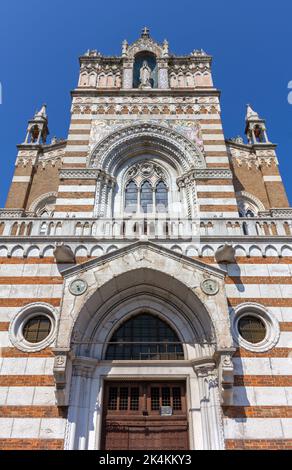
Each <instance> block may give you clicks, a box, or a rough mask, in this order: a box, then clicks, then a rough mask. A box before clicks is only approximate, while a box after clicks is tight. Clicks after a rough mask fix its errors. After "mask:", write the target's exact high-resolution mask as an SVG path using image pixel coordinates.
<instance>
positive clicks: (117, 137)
mask: <svg viewBox="0 0 292 470" xmlns="http://www.w3.org/2000/svg"><path fill="white" fill-rule="evenodd" d="M138 124H139V125H135V124H134V123H133V121H132V122H131V125H130V126H122V127H120V128H118V130H117V131H115V132H112V128H111V133H110V134H109V135H108V136H107V137H105V138H104V139H103V140H101V141H99V142H100V143H97V146H96V147H95V149H93V150H92V152H91V156H90V157H89V158H90V160H89V164H90V165H91V166H93V167H96V166H101V167H103V168H107V167H108V166H109V165H110V161H111V160H112V158H114V155H115V157H117V155H118V148H120V149H123V147H124V145H126V146H127V148H128V152H129V149H130V148H131V142H130V139H131V140H133V139H136V140H137V139H145V137H146V136H147V138H148V139H150V141H151V140H152V141H153V142H156V145H159V146H160V147H161V146H165V147H168V149H169V151H170V152H171V154H173V153H174V152H175V153H176V155H177V158H178V159H179V160H178V161H181V163H182V165H183V167H184V168H185V169H186V170H187V169H188V167H192V166H194V167H195V166H197V167H201V168H202V167H205V160H204V157H203V153H202V151H201V147H200V142H199V141H194V140H190V139H189V138H188V137H186V136H185V135H183V134H182V132H181V131H178V130H177V129H174V128H173V127H171V125H165V124H164V125H158V124H157V123H155V124H153V123H152V122H151V121H147V122H142V123H141V122H140V121H139V122H138ZM167 124H168V123H167ZM192 135H193V134H192ZM157 139H158V140H157ZM94 142H95V143H96V141H93V140H92V139H91V144H93V145H94ZM93 145H91V149H92V148H93ZM115 147H116V149H115ZM114 149H115V150H114ZM181 152H183V154H184V157H182V153H181ZM187 161H188V163H186V162H187ZM107 171H108V170H107Z"/></svg>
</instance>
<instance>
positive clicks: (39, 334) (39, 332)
mask: <svg viewBox="0 0 292 470" xmlns="http://www.w3.org/2000/svg"><path fill="white" fill-rule="evenodd" d="M51 329H52V324H51V320H50V319H49V318H48V317H45V316H44V315H37V316H35V317H32V318H30V319H29V320H28V321H27V322H26V323H25V324H24V326H23V337H24V339H25V340H26V341H28V342H29V343H40V342H42V341H43V340H44V339H46V338H47V337H48V336H49V334H50V331H51Z"/></svg>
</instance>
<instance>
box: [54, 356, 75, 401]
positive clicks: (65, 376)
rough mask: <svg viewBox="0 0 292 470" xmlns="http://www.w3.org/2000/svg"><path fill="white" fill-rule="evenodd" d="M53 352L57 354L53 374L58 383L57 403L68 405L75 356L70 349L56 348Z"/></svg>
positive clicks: (56, 383)
mask: <svg viewBox="0 0 292 470" xmlns="http://www.w3.org/2000/svg"><path fill="white" fill-rule="evenodd" d="M53 352H54V354H55V361H54V368H53V374H54V379H55V385H56V391H55V395H56V401H57V405H58V406H68V405H69V392H70V382H71V375H72V360H73V356H72V353H71V351H70V350H68V349H57V348H55V349H53Z"/></svg>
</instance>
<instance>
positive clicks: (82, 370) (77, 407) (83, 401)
mask: <svg viewBox="0 0 292 470" xmlns="http://www.w3.org/2000/svg"><path fill="white" fill-rule="evenodd" d="M96 365H97V360H96V359H91V358H77V359H76V360H75V361H74V368H73V377H72V382H71V393H70V403H69V410H68V421H67V429H66V437H65V448H66V449H67V450H74V449H79V450H85V449H87V447H88V433H89V425H90V417H89V414H90V413H89V410H90V409H91V401H92V396H91V389H92V387H91V383H92V376H93V373H94V371H95V368H96Z"/></svg>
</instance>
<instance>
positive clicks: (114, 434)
mask: <svg viewBox="0 0 292 470" xmlns="http://www.w3.org/2000/svg"><path fill="white" fill-rule="evenodd" d="M103 410H104V412H103V425H102V449H105V450H152V449H153V450H188V448H189V439H188V420H187V407H186V387H185V382H150V381H147V382H146V381H145V382H144V381H143V382H142V381H137V382H127V381H125V382H112V381H109V382H106V384H105V393H104V403H103Z"/></svg>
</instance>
